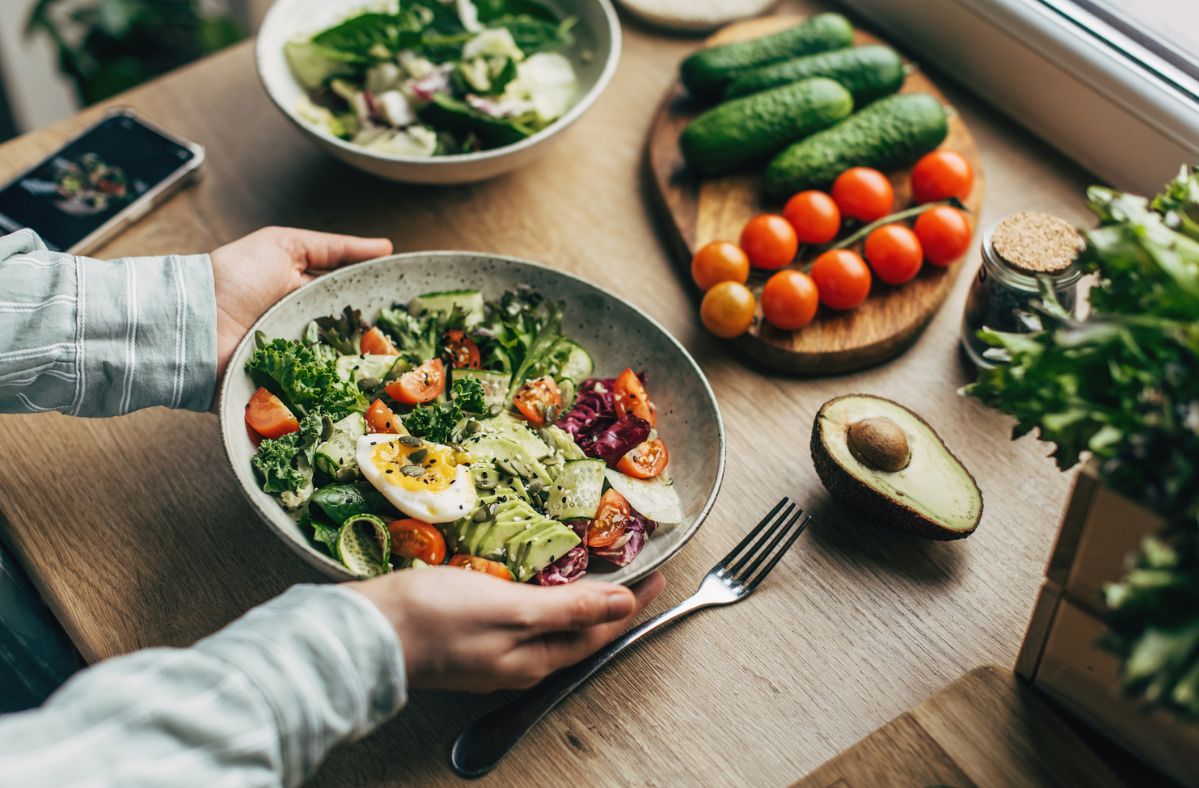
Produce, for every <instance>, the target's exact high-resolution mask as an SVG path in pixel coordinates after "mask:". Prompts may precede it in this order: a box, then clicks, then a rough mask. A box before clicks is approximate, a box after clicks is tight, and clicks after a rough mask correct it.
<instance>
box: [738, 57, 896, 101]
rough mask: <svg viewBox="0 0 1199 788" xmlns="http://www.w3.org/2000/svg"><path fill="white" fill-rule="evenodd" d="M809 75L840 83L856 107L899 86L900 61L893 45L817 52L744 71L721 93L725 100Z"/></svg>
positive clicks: (878, 97) (787, 83)
mask: <svg viewBox="0 0 1199 788" xmlns="http://www.w3.org/2000/svg"><path fill="white" fill-rule="evenodd" d="M812 77H827V78H829V79H834V80H836V81H837V82H839V83H841V85H842V86H843V87H844V88H845V89H846V90H848V91H849V93H850V95H852V96H853V104H854V106H855V107H858V108H859V109H860V108H861V107H864V106H866V105H867V104H869V103H870V102H872V101H874V100H876V99H880V98H882V97H883V96H889V95H891V94H892V93H894V92H895V91H897V90H899V88H900V87H902V86H903V80H904V72H903V61H902V60H901V59H900V57H899V54H898V53H897V52H896V51H895V50H894V49H891V48H890V47H884V46H865V47H853V48H851V49H838V50H836V51H833V52H821V53H820V54H818V55H808V56H806V57H797V58H795V59H793V60H783V61H781V62H779V63H772V64H771V65H769V66H762V67H761V68H755V69H754V70H753V71H747V72H745V73H744V74H742V75H740V76H738V77H737V78H736V79H734V80H733V81H732V82H731V83H730V84H729V86H728V87H727V88H725V91H724V97H725V99H726V100H727V99H731V98H737V97H739V96H748V95H749V94H751V93H759V92H761V91H763V90H769V89H771V88H777V87H779V86H780V85H789V84H790V83H792V82H798V81H799V80H801V79H811V78H812Z"/></svg>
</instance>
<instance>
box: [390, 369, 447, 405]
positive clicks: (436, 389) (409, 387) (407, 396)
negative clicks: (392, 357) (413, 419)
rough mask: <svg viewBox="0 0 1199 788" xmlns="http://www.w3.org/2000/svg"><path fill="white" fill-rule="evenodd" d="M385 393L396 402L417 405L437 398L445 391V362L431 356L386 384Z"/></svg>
mask: <svg viewBox="0 0 1199 788" xmlns="http://www.w3.org/2000/svg"><path fill="white" fill-rule="evenodd" d="M386 391H387V394H388V395H389V396H390V397H391V398H392V399H394V400H395V401H396V402H402V403H403V404H405V405H419V404H421V403H422V402H429V401H430V400H434V399H437V397H438V395H440V394H441V392H443V391H445V364H442V363H441V359H439V358H431V359H429V360H428V361H426V362H425V363H424V364H421V365H420V366H419V367H417V368H416V369H413V370H409V371H408V372H405V373H404V374H403V375H402V376H401V377H400V379H399V380H393V381H391V382H390V383H388V384H387V387H386Z"/></svg>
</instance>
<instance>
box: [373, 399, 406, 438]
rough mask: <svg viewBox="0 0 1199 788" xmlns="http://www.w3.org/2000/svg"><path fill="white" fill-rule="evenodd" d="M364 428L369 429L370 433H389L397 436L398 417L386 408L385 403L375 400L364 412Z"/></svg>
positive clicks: (398, 427)
mask: <svg viewBox="0 0 1199 788" xmlns="http://www.w3.org/2000/svg"><path fill="white" fill-rule="evenodd" d="M366 426H368V427H370V430H371V432H390V433H394V434H397V435H398V434H400V417H399V416H397V415H395V412H394V411H392V409H391V408H389V407H387V403H385V402H384V401H383V400H381V399H377V400H375V401H374V402H372V403H371V406H370V407H369V408H368V409H367V411H366Z"/></svg>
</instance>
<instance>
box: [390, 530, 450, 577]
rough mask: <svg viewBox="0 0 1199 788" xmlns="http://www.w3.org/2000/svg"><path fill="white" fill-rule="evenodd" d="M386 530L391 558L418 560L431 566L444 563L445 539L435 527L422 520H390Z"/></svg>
mask: <svg viewBox="0 0 1199 788" xmlns="http://www.w3.org/2000/svg"><path fill="white" fill-rule="evenodd" d="M387 530H388V532H389V533H390V534H391V554H392V555H393V556H394V555H398V556H402V557H404V558H419V559H420V560H422V561H424V562H425V563H426V564H430V565H432V566H438V565H440V564H443V563H445V552H446V551H445V537H444V536H442V535H441V531H439V530H437V528H436V527H435V526H433V525H430V524H429V523H426V522H425V521H424V520H411V519H408V520H392V521H391V522H390V523H388V524H387Z"/></svg>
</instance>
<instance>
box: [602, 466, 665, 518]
mask: <svg viewBox="0 0 1199 788" xmlns="http://www.w3.org/2000/svg"><path fill="white" fill-rule="evenodd" d="M604 476H605V478H606V479H607V480H608V484H609V485H611V486H612V489H613V490H616V492H618V493H620V494H621V495H623V496H624V499H625V500H626V501H628V502H629V506H631V507H633V508H634V509H635V510H637V512H638V513H640V514H641V515H643V516H645V517H648V518H649V519H651V520H653V521H654V522H655V523H657V524H658V525H674V524H676V523H681V522H682V521H683V502H682V501H680V500H679V494H678V492H676V491H675V489H674V482H672V481H670V480H669V479H667V478H666V477H665V475H662V476H655V477H654V478H652V479H634V478H633V477H632V476H625V475H624V474H623V473H621V472H620V471H616V470H612V469H611V468H609V469H608V470H607V471H605V473H604Z"/></svg>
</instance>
